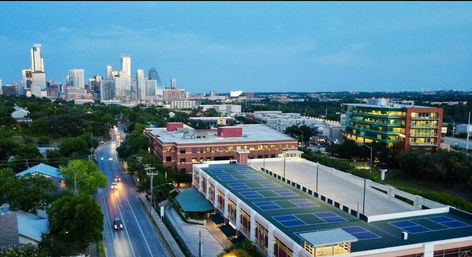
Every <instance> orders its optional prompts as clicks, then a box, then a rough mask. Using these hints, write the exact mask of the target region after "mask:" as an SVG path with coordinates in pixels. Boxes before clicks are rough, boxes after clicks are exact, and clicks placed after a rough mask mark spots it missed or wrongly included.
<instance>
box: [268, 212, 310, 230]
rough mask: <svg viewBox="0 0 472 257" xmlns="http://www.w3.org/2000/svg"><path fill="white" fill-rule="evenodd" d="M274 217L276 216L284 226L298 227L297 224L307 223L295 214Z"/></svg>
mask: <svg viewBox="0 0 472 257" xmlns="http://www.w3.org/2000/svg"><path fill="white" fill-rule="evenodd" d="M272 218H274V219H275V220H276V221H278V222H279V223H280V224H282V225H283V226H284V227H296V226H304V225H307V224H306V223H305V222H304V221H303V220H301V219H299V218H298V217H297V216H295V215H293V214H289V215H278V216H272Z"/></svg>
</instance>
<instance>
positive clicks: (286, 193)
mask: <svg viewBox="0 0 472 257" xmlns="http://www.w3.org/2000/svg"><path fill="white" fill-rule="evenodd" d="M272 192H274V193H276V194H278V195H280V196H294V195H297V194H296V193H295V192H293V191H292V190H289V189H275V190H272Z"/></svg>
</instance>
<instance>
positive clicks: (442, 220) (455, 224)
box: [428, 216, 470, 228]
mask: <svg viewBox="0 0 472 257" xmlns="http://www.w3.org/2000/svg"><path fill="white" fill-rule="evenodd" d="M428 219H429V220H431V221H433V222H436V223H438V224H440V225H443V226H446V227H448V228H462V227H469V226H470V225H468V224H465V223H464V222H461V221H458V220H455V219H453V218H449V217H446V216H436V217H431V218H428Z"/></svg>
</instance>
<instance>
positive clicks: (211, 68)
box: [0, 2, 472, 92]
mask: <svg viewBox="0 0 472 257" xmlns="http://www.w3.org/2000/svg"><path fill="white" fill-rule="evenodd" d="M45 5H47V6H48V8H44V6H45ZM71 10H74V13H76V15H73V16H71V17H69V16H67V15H68V14H69V13H70V11H71ZM90 10H93V11H92V12H90ZM136 13H140V15H139V19H136ZM0 14H1V17H2V19H4V20H5V21H8V22H4V24H6V25H5V29H4V30H3V31H2V32H0V42H1V43H2V45H4V46H5V47H3V48H2V49H1V50H0V56H2V59H3V60H4V61H3V62H1V63H0V79H2V81H3V84H8V83H10V82H11V81H17V82H19V81H20V80H21V70H22V69H24V68H25V67H28V66H29V63H30V56H29V55H30V53H29V49H30V48H31V46H32V45H33V44H35V43H40V44H41V45H42V48H41V51H42V57H43V58H44V69H45V70H46V72H47V75H46V80H54V81H57V82H64V77H65V76H66V75H67V73H68V71H69V70H71V69H84V70H85V80H88V78H90V77H92V76H93V75H95V74H99V75H101V76H106V69H105V67H106V65H107V64H109V65H112V66H113V67H120V65H119V63H118V61H119V60H118V59H117V58H116V57H117V56H119V55H120V54H123V53H127V54H129V55H130V56H131V58H132V59H133V65H132V70H131V71H130V74H135V73H136V70H137V68H142V69H143V70H144V71H148V70H149V69H151V68H153V67H156V69H157V71H158V72H159V73H160V75H161V78H162V81H164V85H166V86H167V83H169V81H170V79H172V78H177V79H178V81H179V85H181V87H183V88H186V89H187V90H189V91H190V92H208V91H210V90H215V91H216V92H229V91H230V90H236V89H240V90H244V91H256V92H269V91H277V92H285V91H297V92H313V91H353V90H354V91H402V90H405V91H407V90H414V91H420V90H440V89H454V90H467V89H469V88H470V85H471V83H472V77H470V76H467V75H466V74H467V73H468V71H470V69H471V68H472V52H471V51H470V50H472V37H471V36H470V35H472V33H470V32H472V31H471V30H472V29H471V28H472V26H470V25H472V24H471V23H472V19H471V18H470V17H472V4H471V3H467V2H466V3H457V2H456V3H444V2H443V3H426V2H424V3H319V2H318V3H315V2H311V3H310V2H306V3H300V2H298V3H259V2H254V3H231V2H225V3H206V2H203V3H196V4H195V3H179V4H178V5H177V4H175V3H156V2H146V3H103V2H92V3H85V2H81V3H74V4H71V3H58V2H52V3H46V2H41V3H34V2H28V3H25V2H19V3H5V4H4V6H3V8H2V9H1V10H0ZM94 14H96V15H94ZM98 14H100V15H98ZM66 16H67V19H66ZM28 17H29V18H35V19H41V20H44V22H42V23H41V24H38V25H35V24H29V23H27V21H28V19H27V18H28ZM48 17H56V18H55V19H48ZM61 17H62V18H61ZM83 17H86V18H87V19H85V20H86V21H84V19H83ZM156 17H159V18H158V19H157V18H156ZM181 17H185V18H181ZM58 21H64V22H58ZM25 35H28V36H27V37H26V36H25ZM133 67H135V68H133ZM287 89H290V90H287Z"/></svg>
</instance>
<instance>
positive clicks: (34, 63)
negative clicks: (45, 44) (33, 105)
mask: <svg viewBox="0 0 472 257" xmlns="http://www.w3.org/2000/svg"><path fill="white" fill-rule="evenodd" d="M30 53H31V69H25V70H23V71H22V75H23V80H22V82H21V84H22V85H23V86H25V87H26V88H25V90H28V91H30V93H28V94H27V95H28V96H29V95H34V96H36V97H43V96H47V91H46V74H45V73H44V61H43V57H42V55H41V44H33V47H32V48H31V49H30Z"/></svg>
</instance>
